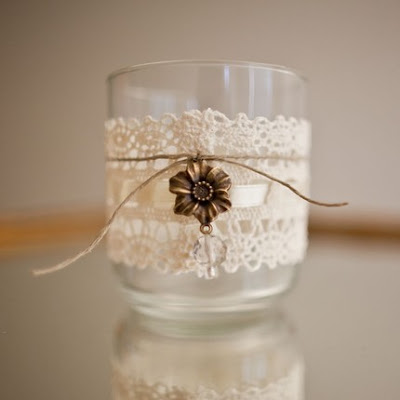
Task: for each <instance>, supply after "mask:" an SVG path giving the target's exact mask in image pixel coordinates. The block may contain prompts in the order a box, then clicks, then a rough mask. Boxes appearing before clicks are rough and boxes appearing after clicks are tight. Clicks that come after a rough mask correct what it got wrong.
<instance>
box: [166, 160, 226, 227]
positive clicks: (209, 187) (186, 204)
mask: <svg viewBox="0 0 400 400" xmlns="http://www.w3.org/2000/svg"><path fill="white" fill-rule="evenodd" d="M230 187H231V179H230V178H229V175H228V174H226V173H225V172H224V171H223V170H222V169H221V168H218V167H211V166H209V165H208V164H207V162H206V161H204V160H188V163H187V167H186V171H181V172H178V173H177V174H176V175H175V176H173V177H172V178H171V179H170V180H169V190H170V192H172V193H174V194H176V200H175V207H174V212H175V214H182V215H186V216H190V215H194V216H195V217H196V218H197V219H198V220H199V222H200V223H201V224H202V225H209V224H210V223H211V222H212V221H214V220H215V219H216V218H217V216H218V215H219V214H220V213H224V212H225V211H228V210H229V209H230V208H231V207H232V204H231V201H230V200H229V193H228V191H229V189H230Z"/></svg>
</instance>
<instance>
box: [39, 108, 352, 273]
mask: <svg viewBox="0 0 400 400" xmlns="http://www.w3.org/2000/svg"><path fill="white" fill-rule="evenodd" d="M235 135H236V136H235ZM228 138H229V141H228ZM308 138H309V132H308V123H307V122H306V121H299V122H298V121H297V120H294V119H290V120H289V121H287V120H285V119H283V117H278V118H277V120H276V121H273V122H269V121H268V120H267V119H265V118H258V119H256V120H254V121H250V120H248V119H247V117H246V116H245V115H244V114H239V115H238V116H237V117H236V119H235V120H234V121H232V120H229V119H228V118H226V117H225V116H223V115H222V114H221V113H218V112H216V111H213V110H206V111H203V112H200V111H197V110H195V111H192V112H187V113H184V114H183V116H182V117H181V118H177V117H175V116H172V115H170V114H168V115H164V116H163V117H162V118H161V119H160V121H155V120H153V119H152V118H151V117H146V118H144V119H143V120H142V121H139V120H135V119H133V120H127V121H125V120H122V119H119V120H111V121H108V122H107V123H106V152H107V174H108V175H107V185H108V189H107V190H108V193H109V197H108V199H107V206H108V208H109V210H110V217H109V219H108V221H107V223H106V225H105V226H104V227H103V229H102V230H101V231H100V232H99V234H98V235H97V236H96V237H95V239H94V240H93V241H92V243H91V244H90V245H89V246H88V247H87V248H86V249H84V250H83V251H81V252H80V253H78V254H77V255H76V256H74V257H71V258H69V259H67V260H64V261H63V262H61V263H59V264H57V265H55V266H53V267H50V268H47V269H41V270H35V271H33V273H34V275H43V274H47V273H51V272H54V271H57V270H60V269H63V268H65V267H66V266H68V265H70V264H71V263H73V262H75V261H77V260H78V259H80V258H81V257H83V256H85V255H86V254H88V253H89V252H91V251H92V250H93V249H94V248H95V247H96V246H97V245H98V244H99V242H100V241H101V240H102V239H103V238H104V236H105V235H106V234H107V232H108V231H109V230H110V236H109V238H108V240H109V241H108V254H109V257H110V258H111V259H112V260H113V261H115V262H118V263H119V262H123V263H124V264H126V265H132V266H136V267H139V268H146V267H148V266H151V265H156V266H158V269H159V270H160V271H162V272H168V273H182V272H189V271H196V272H197V274H198V275H199V276H205V275H206V271H205V270H204V268H201V267H199V263H198V262H196V259H195V258H193V252H192V249H191V247H190V243H192V244H193V241H194V239H195V236H194V235H196V230H195V229H194V227H195V226H196V223H195V222H196V221H195V218H187V217H188V216H194V217H196V219H198V221H199V222H200V223H201V227H203V226H206V227H207V226H208V228H207V229H204V230H201V232H202V233H204V234H205V236H210V235H208V234H209V233H211V230H212V229H213V226H212V225H211V224H213V225H214V227H215V229H214V232H217V233H218V235H219V236H221V237H222V239H223V241H224V246H225V244H227V246H228V250H227V253H226V258H224V259H223V260H222V263H223V266H224V268H225V270H226V271H227V272H234V271H235V270H236V269H237V268H238V266H239V265H240V264H244V265H246V264H248V268H249V269H251V270H255V269H258V268H259V267H260V266H263V265H264V266H268V267H270V268H274V267H275V266H277V265H278V264H288V263H289V264H293V263H296V262H299V261H300V260H301V259H302V257H303V255H304V252H305V247H306V246H305V244H306V225H307V223H306V221H307V214H308V213H307V207H304V206H303V205H302V204H301V203H299V202H298V201H295V200H294V198H293V196H291V197H288V193H289V191H291V192H293V193H294V194H295V195H297V196H298V197H299V198H301V199H303V200H305V201H306V202H308V203H312V204H316V205H319V206H325V207H340V206H344V205H346V204H347V203H324V202H320V201H316V200H313V199H311V198H310V197H308V196H307V195H306V194H303V192H302V191H301V189H302V188H303V190H305V191H307V189H308V163H307V158H308V148H309V145H308ZM189 139H190V140H189ZM273 139H274V140H273ZM249 144H250V145H252V146H253V147H249ZM161 148H164V149H165V151H166V152H165V153H163V152H159V151H158V150H160V149H161ZM193 148H195V149H196V152H195V153H193V152H190V149H193ZM248 148H252V150H253V151H256V152H255V153H254V154H249V153H248V152H246V151H244V150H245V149H248ZM222 149H224V150H225V152H224V153H221V150H222ZM210 150H212V151H215V152H213V153H211V152H210ZM230 150H231V153H230V152H229V151H230ZM239 150H240V151H239ZM150 152H153V154H151V153H150ZM172 152H174V153H172ZM218 154H226V155H218ZM208 163H216V164H219V165H223V166H224V169H226V171H224V170H222V169H221V168H218V167H215V166H209V165H208ZM183 165H184V166H186V171H180V172H179V170H178V167H180V166H183ZM172 171H175V172H176V171H178V173H177V174H176V175H175V176H173V177H172V178H171V172H172ZM274 171H275V172H276V173H277V175H278V174H279V178H278V177H277V176H276V175H275V172H274ZM168 172H169V173H170V174H169V176H168V177H169V178H170V186H169V189H170V191H171V192H173V193H174V194H176V195H177V197H176V203H175V208H174V212H173V210H172V209H168V208H165V207H161V208H160V209H159V210H157V209H154V207H152V203H150V202H148V201H146V199H148V196H145V195H144V194H145V193H146V191H147V194H149V193H150V192H152V193H153V196H154V193H157V190H160V188H161V187H164V188H166V187H167V186H166V182H165V181H164V179H165V176H166V174H167V173H168ZM265 178H266V179H267V181H266V182H267V183H268V184H266V183H265V181H264V182H262V181H260V179H265ZM156 182H157V183H156ZM231 182H232V183H233V187H232V194H233V193H235V190H236V191H237V190H238V188H240V187H242V188H243V187H244V189H243V190H246V189H245V188H246V186H248V187H252V186H253V185H256V187H257V188H258V190H261V189H260V188H262V187H263V185H264V188H265V185H267V188H266V189H264V196H262V195H261V197H264V198H263V200H262V201H256V202H255V203H254V202H253V203H252V201H251V198H252V197H253V194H251V192H250V191H249V193H248V195H249V197H251V198H250V200H248V203H249V204H247V205H246V202H245V205H244V206H243V207H242V208H240V207H235V202H234V201H233V205H234V207H233V208H232V209H231V208H230V207H231V206H232V202H231V200H230V198H229V192H230V190H229V189H230V188H231ZM292 183H294V184H296V186H297V187H294V186H293V184H292ZM157 185H158V186H157ZM276 185H278V187H279V186H280V187H282V188H283V191H282V190H277V186H276ZM124 187H128V188H129V189H125V190H123V188H124ZM286 189H289V191H287V190H286ZM139 192H143V196H141V197H138V194H139ZM122 193H128V194H125V195H124V196H123V197H122ZM243 193H244V192H243ZM243 193H242V195H241V197H242V199H243V198H245V197H246V196H245V194H243ZM135 199H136V200H135ZM232 200H233V199H232ZM127 205H129V206H130V207H125V206H127ZM171 208H172V207H171ZM226 211H229V212H226ZM220 214H221V215H220ZM217 217H218V219H217ZM249 224H250V225H249ZM252 225H254V226H252ZM197 226H198V223H197ZM197 229H198V228H197ZM278 230H279V231H280V232H282V234H283V236H278V239H277V240H276V239H275V240H274V239H273V236H271V232H276V233H278ZM197 232H198V230H197ZM197 235H198V233H197ZM285 235H288V236H285ZM121 237H122V238H123V239H122V240H123V245H122V246H121V243H117V242H116V241H118V240H121V239H119V238H121ZM125 240H127V241H126V242H125ZM207 240H208V239H207ZM188 244H189V245H188ZM282 245H284V247H282ZM156 246H157V248H156ZM207 246H208V247H209V246H210V244H207V243H206V247H207ZM271 246H272V247H273V248H275V253H276V251H278V250H276V249H282V250H279V251H280V252H281V253H280V255H278V254H276V255H277V258H273V259H271V258H270V257H271V254H265V253H266V250H267V249H268V248H271ZM247 247H249V249H251V255H250V254H249V251H250V250H247V251H246V248H247ZM221 249H222V247H221ZM285 250H286V254H285V253H284V252H285ZM224 251H226V250H224ZM171 255H173V257H171ZM246 257H247V258H246ZM268 257H269V258H268ZM171 260H172V261H171ZM254 260H256V261H254ZM197 261H198V260H197Z"/></svg>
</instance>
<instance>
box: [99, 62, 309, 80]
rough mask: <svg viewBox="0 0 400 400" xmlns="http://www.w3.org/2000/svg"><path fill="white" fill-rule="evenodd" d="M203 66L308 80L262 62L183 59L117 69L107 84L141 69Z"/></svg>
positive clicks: (300, 75)
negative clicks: (274, 72) (276, 73)
mask: <svg viewBox="0 0 400 400" xmlns="http://www.w3.org/2000/svg"><path fill="white" fill-rule="evenodd" d="M191 64H192V65H205V66H213V65H215V66H221V65H226V66H231V67H251V68H257V69H265V70H270V71H277V72H281V73H285V74H289V75H293V76H295V77H296V78H298V79H300V80H302V81H303V82H305V83H307V81H308V79H307V78H306V77H305V76H304V75H303V74H302V73H301V72H299V71H297V70H296V69H293V68H288V67H285V66H283V65H278V64H268V63H262V62H253V61H236V60H223V59H221V60H220V59H215V60H213V59H209V60H208V59H193V60H192V59H183V60H170V61H155V62H149V63H143V64H136V65H130V66H126V67H122V68H117V69H115V70H114V71H112V72H111V73H110V74H108V76H107V79H106V80H107V82H110V81H111V80H112V79H114V78H116V77H118V76H121V75H124V74H127V73H130V72H135V71H140V70H143V69H148V68H153V67H164V66H171V65H191Z"/></svg>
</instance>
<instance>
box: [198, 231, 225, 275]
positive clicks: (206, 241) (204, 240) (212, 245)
mask: <svg viewBox="0 0 400 400" xmlns="http://www.w3.org/2000/svg"><path fill="white" fill-rule="evenodd" d="M226 251H227V248H226V244H225V243H224V241H223V240H222V239H220V238H219V237H217V236H214V235H203V236H201V237H200V238H199V239H197V240H196V242H195V244H194V247H193V256H194V258H195V260H196V261H197V262H198V263H199V264H200V266H201V270H202V272H203V274H204V277H205V278H206V279H214V278H216V277H217V276H218V267H219V266H220V265H221V264H222V263H223V262H224V261H225V259H226Z"/></svg>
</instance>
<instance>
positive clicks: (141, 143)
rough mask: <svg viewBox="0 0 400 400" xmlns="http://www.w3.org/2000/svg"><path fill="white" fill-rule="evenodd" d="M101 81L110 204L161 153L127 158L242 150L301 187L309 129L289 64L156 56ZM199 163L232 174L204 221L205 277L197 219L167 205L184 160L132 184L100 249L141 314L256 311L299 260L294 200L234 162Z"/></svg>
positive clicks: (283, 285)
mask: <svg viewBox="0 0 400 400" xmlns="http://www.w3.org/2000/svg"><path fill="white" fill-rule="evenodd" d="M108 88H109V120H108V121H107V122H106V152H107V156H108V157H109V158H113V159H115V158H120V159H121V158H124V159H125V161H108V162H107V207H108V212H109V213H111V212H112V211H113V210H114V209H115V208H116V207H117V206H118V205H119V204H120V203H121V201H122V200H123V199H124V198H125V197H126V196H127V195H128V193H129V192H131V191H132V190H133V189H134V188H135V187H137V186H138V185H140V184H141V183H142V182H143V181H145V180H146V179H147V178H149V177H150V176H151V175H153V174H154V173H156V172H157V171H159V170H160V169H161V168H162V167H165V166H166V165H168V164H169V163H171V162H172V161H170V160H159V159H158V160H156V161H140V162H139V161H126V158H128V159H132V158H137V157H149V156H154V155H157V154H160V153H164V154H165V153H167V154H180V153H190V154H193V155H195V154H197V153H198V152H199V153H200V154H211V155H222V156H239V157H240V156H243V155H248V156H249V157H250V158H246V157H244V159H240V160H239V161H241V162H243V163H245V164H246V165H249V166H252V167H254V168H257V169H260V170H262V171H265V172H267V173H269V174H271V175H273V176H276V177H277V178H279V179H282V180H284V181H286V182H288V183H290V184H292V185H293V186H295V187H296V188H297V189H298V190H300V191H301V192H303V193H305V194H307V192H308V185H309V171H308V159H307V158H308V155H309V140H310V129H309V128H310V127H309V123H308V121H307V119H306V114H305V110H304V108H305V82H304V80H303V79H302V78H301V77H300V76H299V75H297V74H296V73H295V72H293V71H291V70H288V69H286V68H281V67H276V66H270V65H264V64H250V63H241V62H212V61H200V62H194V61H193V62H192V61H185V62H168V63H155V64H148V65H143V66H137V67H132V68H127V69H124V70H120V71H117V72H115V73H113V74H111V76H110V77H109V80H108ZM210 164H212V165H213V166H218V167H220V168H222V169H223V170H224V171H225V172H226V173H228V174H229V175H230V177H231V181H232V187H231V189H230V196H231V201H232V208H231V210H230V211H229V212H225V213H223V214H220V215H219V216H218V218H217V219H216V220H215V222H213V235H214V237H216V238H217V239H213V240H215V243H216V245H215V246H214V247H213V249H214V253H213V254H214V255H213V257H214V258H213V260H214V261H215V262H218V266H217V267H218V268H217V272H218V277H217V278H216V279H213V280H207V279H204V276H205V275H206V274H205V273H204V271H203V269H202V268H203V267H202V266H201V263H203V259H201V260H200V261H199V259H198V258H197V259H196V251H197V250H198V249H199V246H197V247H195V245H196V243H198V242H197V241H198V240H199V238H201V237H202V235H201V234H200V232H199V222H198V221H197V220H196V218H194V217H186V216H183V215H176V214H174V212H173V207H174V201H175V197H174V195H172V194H171V193H170V192H169V187H168V180H169V178H171V177H172V176H173V175H175V174H176V173H177V172H178V171H179V170H184V168H185V166H184V165H183V166H182V167H177V168H175V169H174V170H171V171H168V173H166V174H164V175H162V176H161V177H159V178H157V179H155V180H154V181H152V182H151V183H150V184H149V185H148V186H147V187H146V188H144V189H143V190H141V191H140V192H139V193H138V194H137V195H136V196H135V197H134V198H133V199H132V200H131V201H129V202H128V204H126V206H125V207H124V208H123V209H122V210H121V212H120V213H119V215H118V217H117V218H116V220H115V221H114V223H113V225H112V227H111V229H110V232H109V236H108V255H109V257H110V259H111V260H112V262H113V264H114V266H115V270H116V271H117V273H118V275H119V277H120V279H121V282H122V286H123V289H124V291H125V293H126V295H127V298H128V299H129V301H130V302H131V303H133V304H135V305H136V306H138V307H140V309H141V310H143V311H147V312H152V313H157V312H160V314H162V315H166V314H168V313H169V314H172V313H175V314H178V313H180V314H181V315H186V316H187V315H190V316H194V315H196V314H199V313H209V312H216V311H218V312H232V311H248V310H254V309H260V308H263V307H265V304H266V302H268V301H269V300H270V299H272V298H273V297H274V296H276V295H278V294H280V293H282V292H284V291H286V290H287V289H288V288H289V287H290V285H291V283H292V281H293V278H294V275H295V272H296V264H298V263H300V262H301V261H302V259H303V257H304V254H305V251H306V245H307V217H308V204H307V203H306V202H305V201H303V200H301V199H299V198H297V197H296V196H295V195H294V194H293V193H292V192H290V191H289V190H288V189H286V188H285V187H282V186H280V185H278V184H277V183H273V182H271V181H269V180H267V179H265V178H263V177H260V176H259V175H257V174H255V173H254V172H251V171H249V170H246V169H244V168H240V167H238V166H234V165H229V164H226V163H223V162H216V161H214V162H210ZM190 196H191V195H190ZM211 201H213V200H211ZM221 243H222V244H221ZM225 249H226V250H225ZM198 253H200V254H201V248H200V251H198ZM206 261H207V260H206Z"/></svg>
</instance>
